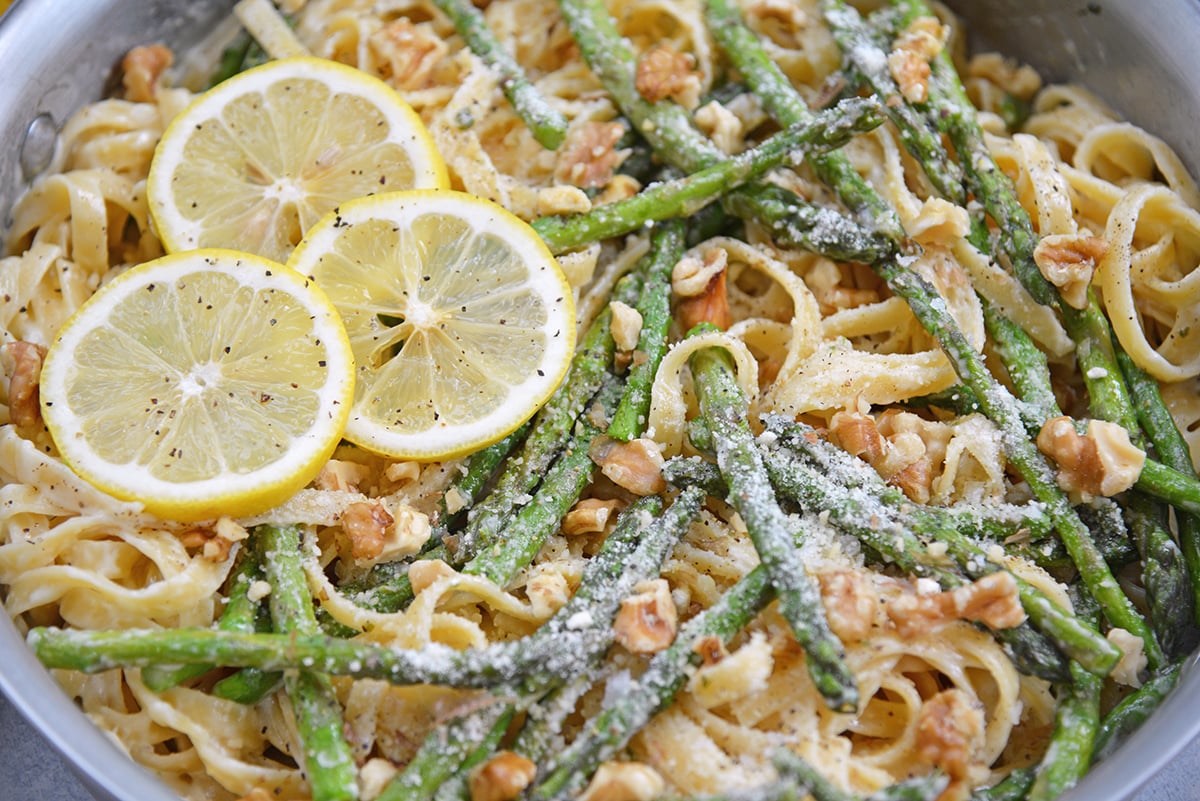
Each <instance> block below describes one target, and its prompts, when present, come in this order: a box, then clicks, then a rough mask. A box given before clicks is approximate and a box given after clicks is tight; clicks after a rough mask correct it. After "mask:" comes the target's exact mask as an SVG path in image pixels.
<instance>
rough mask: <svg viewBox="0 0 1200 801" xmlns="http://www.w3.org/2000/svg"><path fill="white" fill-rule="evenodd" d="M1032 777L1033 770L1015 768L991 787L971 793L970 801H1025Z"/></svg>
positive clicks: (1031, 784) (1031, 783)
mask: <svg viewBox="0 0 1200 801" xmlns="http://www.w3.org/2000/svg"><path fill="white" fill-rule="evenodd" d="M1033 777H1034V770H1033V768H1017V769H1016V770H1014V771H1013V772H1012V773H1010V774H1008V775H1007V776H1005V777H1004V779H1003V780H1002V781H999V782H997V783H996V784H993V785H992V786H991V787H984V788H982V789H979V790H976V791H975V792H973V793H971V801H1025V797H1026V796H1027V795H1028V794H1029V788H1030V787H1032V786H1033Z"/></svg>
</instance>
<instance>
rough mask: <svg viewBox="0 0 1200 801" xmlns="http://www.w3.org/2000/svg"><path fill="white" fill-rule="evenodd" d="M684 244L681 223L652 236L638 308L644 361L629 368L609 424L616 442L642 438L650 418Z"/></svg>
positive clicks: (662, 227)
mask: <svg viewBox="0 0 1200 801" xmlns="http://www.w3.org/2000/svg"><path fill="white" fill-rule="evenodd" d="M683 241H684V226H683V225H682V223H679V222H667V223H663V224H662V225H660V226H658V228H656V229H655V231H654V234H653V236H652V237H651V240H650V248H651V249H650V256H649V261H648V264H647V267H646V279H645V282H644V283H643V284H642V292H641V295H640V296H639V297H638V302H637V306H636V308H637V310H638V312H639V313H640V314H641V315H642V330H641V332H640V333H639V334H638V345H637V351H636V353H638V354H641V358H635V359H634V360H633V363H632V364H631V365H630V367H629V373H628V375H626V377H625V394H624V395H622V396H621V402H620V403H619V404H618V405H617V410H616V411H615V412H614V413H613V419H612V422H611V423H609V426H608V431H607V434H608V436H610V437H612V438H613V439H616V440H620V441H623V442H628V441H629V440H631V439H635V438H636V437H639V436H641V434H642V432H643V431H645V428H646V421H647V420H648V419H649V417H650V391H651V388H652V386H653V384H654V376H655V374H656V373H657V372H658V366H659V365H660V364H661V363H662V359H663V356H665V355H666V352H667V335H668V332H669V331H670V328H671V271H672V270H673V269H674V268H675V264H676V263H677V262H678V261H679V259H680V257H681V256H682V254H683Z"/></svg>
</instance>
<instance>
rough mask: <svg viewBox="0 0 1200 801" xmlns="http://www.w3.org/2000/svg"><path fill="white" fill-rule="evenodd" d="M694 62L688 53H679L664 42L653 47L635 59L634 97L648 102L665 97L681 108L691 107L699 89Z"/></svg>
mask: <svg viewBox="0 0 1200 801" xmlns="http://www.w3.org/2000/svg"><path fill="white" fill-rule="evenodd" d="M695 63H696V60H695V58H693V57H692V55H691V54H690V53H680V52H679V51H678V50H676V49H675V48H674V47H672V46H671V45H669V44H665V43H663V44H657V45H655V46H654V47H652V48H650V49H649V50H647V51H646V52H645V53H643V54H642V57H641V58H639V59H638V63H637V78H636V85H637V90H638V94H640V95H641V96H642V97H644V98H646V100H648V101H650V102H651V103H657V102H658V101H660V100H665V99H666V98H668V97H669V98H671V99H672V100H674V101H675V102H676V103H678V104H679V105H681V106H683V107H684V108H689V109H691V108H695V107H696V104H697V103H698V102H699V100H700V89H701V85H700V73H698V72H696V71H695Z"/></svg>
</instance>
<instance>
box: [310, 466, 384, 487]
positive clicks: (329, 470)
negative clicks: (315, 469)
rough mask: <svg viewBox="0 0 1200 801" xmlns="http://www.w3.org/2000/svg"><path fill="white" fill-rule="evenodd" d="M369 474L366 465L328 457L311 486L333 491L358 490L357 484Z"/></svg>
mask: <svg viewBox="0 0 1200 801" xmlns="http://www.w3.org/2000/svg"><path fill="white" fill-rule="evenodd" d="M370 474H371V472H370V470H368V469H367V467H366V466H364V465H361V464H358V463H357V462H345V461H341V460H339V459H330V460H329V461H328V462H326V463H325V466H324V467H322V468H321V472H320V473H318V474H317V477H316V479H314V480H313V486H315V487H316V488H317V489H319V490H327V491H333V492H358V485H359V484H360V483H362V482H363V481H366V480H367V478H368V477H369V476H370Z"/></svg>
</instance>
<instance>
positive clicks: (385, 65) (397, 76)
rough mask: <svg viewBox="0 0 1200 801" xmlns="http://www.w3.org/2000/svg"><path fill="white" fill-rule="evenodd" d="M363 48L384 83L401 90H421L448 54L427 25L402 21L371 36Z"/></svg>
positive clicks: (384, 27)
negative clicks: (367, 49) (376, 63)
mask: <svg viewBox="0 0 1200 801" xmlns="http://www.w3.org/2000/svg"><path fill="white" fill-rule="evenodd" d="M367 45H368V47H370V49H371V50H372V52H373V53H374V54H375V57H376V58H377V59H378V60H379V62H380V63H379V70H380V73H381V74H382V76H383V78H384V80H386V81H388V82H389V83H390V84H392V85H393V86H395V87H396V88H397V89H402V90H410V89H422V88H424V87H425V86H426V85H427V84H428V83H429V82H430V79H431V78H432V77H433V72H434V70H435V69H436V67H437V65H438V62H439V61H441V60H442V58H443V57H444V56H445V55H446V54H447V53H448V52H449V50H450V48H449V47H448V46H447V45H446V43H445V42H443V41H442V38H441V37H440V36H438V34H437V31H435V30H434V29H433V26H431V25H430V24H429V23H426V22H422V23H419V24H417V25H414V24H413V23H412V22H410V21H409V20H408V19H406V18H404V17H401V18H399V19H396V20H393V21H391V22H389V23H387V24H386V25H384V26H383V27H382V28H380V29H379V30H378V31H376V32H375V33H373V34H371V36H370V38H369V39H368V40H367Z"/></svg>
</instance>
